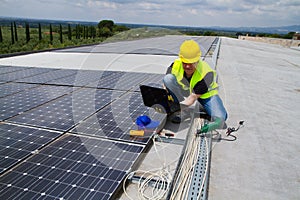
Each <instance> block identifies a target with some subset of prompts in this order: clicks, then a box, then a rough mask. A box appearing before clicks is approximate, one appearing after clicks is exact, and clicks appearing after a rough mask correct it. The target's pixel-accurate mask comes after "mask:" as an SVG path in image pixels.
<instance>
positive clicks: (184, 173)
mask: <svg viewBox="0 0 300 200" xmlns="http://www.w3.org/2000/svg"><path fill="white" fill-rule="evenodd" d="M203 123H204V119H200V118H198V117H194V118H193V119H192V124H191V126H190V129H189V130H188V133H187V137H186V143H185V145H184V147H183V150H182V153H181V156H180V158H179V161H178V164H177V167H176V171H175V175H174V177H173V180H172V183H171V186H170V189H169V192H168V196H167V199H168V200H175V199H176V200H177V199H178V200H181V199H190V200H197V199H202V200H206V199H207V190H208V181H209V168H210V159H211V156H210V152H211V134H210V133H208V134H205V135H202V136H200V135H198V134H197V133H196V132H197V130H198V129H199V128H200V127H201V126H202V124H203Z"/></svg>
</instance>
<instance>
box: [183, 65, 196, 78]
mask: <svg viewBox="0 0 300 200" xmlns="http://www.w3.org/2000/svg"><path fill="white" fill-rule="evenodd" d="M197 64H198V62H195V63H184V62H183V63H182V66H183V69H184V71H185V74H186V75H187V76H191V75H193V73H194V71H195V70H196V67H197Z"/></svg>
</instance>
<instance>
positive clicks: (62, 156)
mask: <svg viewBox="0 0 300 200" xmlns="http://www.w3.org/2000/svg"><path fill="white" fill-rule="evenodd" d="M143 150H144V146H140V145H134V144H126V143H120V142H116V141H109V140H104V139H94V138H88V137H83V136H74V135H69V134H67V135H65V136H64V137H63V138H61V139H59V140H57V141H55V142H53V143H51V144H50V145H49V146H47V147H45V148H44V149H42V150H41V151H40V152H38V153H37V154H35V155H34V156H32V157H30V158H29V159H27V160H26V161H25V162H23V163H22V164H20V165H19V166H17V167H15V168H14V169H13V170H11V171H9V172H8V173H6V174H4V175H3V176H1V177H0V194H1V197H2V199H89V200H93V199H97V200H107V199H114V196H115V195H116V191H117V190H118V189H119V188H120V187H121V185H122V181H123V180H124V178H125V176H126V175H127V173H128V172H129V171H130V170H131V168H132V167H133V166H134V164H135V163H136V161H137V159H138V157H139V155H140V154H141V153H142V151H143Z"/></svg>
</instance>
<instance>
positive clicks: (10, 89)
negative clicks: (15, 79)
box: [0, 83, 38, 98]
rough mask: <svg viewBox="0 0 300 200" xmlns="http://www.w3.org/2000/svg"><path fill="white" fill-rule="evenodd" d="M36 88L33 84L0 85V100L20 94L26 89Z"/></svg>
mask: <svg viewBox="0 0 300 200" xmlns="http://www.w3.org/2000/svg"><path fill="white" fill-rule="evenodd" d="M34 87H38V85H35V84H23V83H6V84H1V85H0V98H1V97H5V96H8V95H11V94H14V93H18V92H21V91H23V90H26V89H30V88H34Z"/></svg>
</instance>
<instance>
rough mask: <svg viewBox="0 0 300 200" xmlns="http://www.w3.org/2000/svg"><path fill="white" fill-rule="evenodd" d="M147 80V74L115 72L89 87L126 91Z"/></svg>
mask: <svg viewBox="0 0 300 200" xmlns="http://www.w3.org/2000/svg"><path fill="white" fill-rule="evenodd" d="M145 79H147V74H143V73H136V72H122V73H121V72H115V73H114V74H110V75H108V76H107V77H106V78H103V79H100V80H97V81H96V82H94V83H92V84H90V85H89V86H92V87H97V88H107V89H115V90H124V91H128V90H130V89H132V88H134V87H136V86H137V85H138V84H139V83H141V82H142V81H144V80H145Z"/></svg>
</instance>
